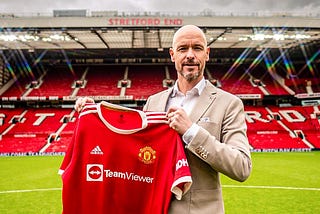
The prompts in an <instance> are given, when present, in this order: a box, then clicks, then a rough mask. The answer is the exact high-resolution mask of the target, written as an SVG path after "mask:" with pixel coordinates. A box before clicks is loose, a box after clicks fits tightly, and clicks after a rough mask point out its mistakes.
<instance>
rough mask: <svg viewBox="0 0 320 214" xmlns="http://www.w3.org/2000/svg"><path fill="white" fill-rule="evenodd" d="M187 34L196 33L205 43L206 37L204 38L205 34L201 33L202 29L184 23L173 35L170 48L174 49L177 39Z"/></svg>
mask: <svg viewBox="0 0 320 214" xmlns="http://www.w3.org/2000/svg"><path fill="white" fill-rule="evenodd" d="M188 35H190V36H191V35H198V36H201V37H202V39H203V42H204V44H205V45H207V39H206V36H205V34H204V33H203V31H202V30H201V29H200V28H199V27H197V26H195V25H184V26H182V27H181V28H179V29H178V30H177V31H176V32H175V34H174V36H173V40H172V48H174V49H175V46H176V44H177V41H178V40H179V39H180V38H181V37H185V36H188Z"/></svg>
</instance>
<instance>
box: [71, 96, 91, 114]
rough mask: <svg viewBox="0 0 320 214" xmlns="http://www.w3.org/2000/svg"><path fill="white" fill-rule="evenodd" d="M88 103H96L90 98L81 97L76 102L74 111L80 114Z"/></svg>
mask: <svg viewBox="0 0 320 214" xmlns="http://www.w3.org/2000/svg"><path fill="white" fill-rule="evenodd" d="M86 103H94V100H93V99H92V98H90V97H80V98H78V99H77V100H76V103H75V104H74V109H75V110H76V111H77V112H80V111H81V110H82V109H83V107H84V106H85V104H86Z"/></svg>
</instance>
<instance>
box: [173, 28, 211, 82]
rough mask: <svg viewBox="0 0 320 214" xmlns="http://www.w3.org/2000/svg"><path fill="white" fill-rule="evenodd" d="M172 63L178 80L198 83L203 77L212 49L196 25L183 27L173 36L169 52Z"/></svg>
mask: <svg viewBox="0 0 320 214" xmlns="http://www.w3.org/2000/svg"><path fill="white" fill-rule="evenodd" d="M169 53H170V56H171V61H172V62H174V63H175V67H176V70H177V72H178V78H184V79H185V80H187V81H188V82H193V81H195V82H197V81H198V80H201V79H202V77H203V72H204V68H205V65H206V62H207V61H208V60H209V53H210V48H209V47H207V40H206V37H205V35H204V33H203V31H202V30H201V29H200V28H199V27H197V26H195V25H185V26H183V27H181V28H180V29H179V30H178V31H177V32H176V33H175V34H174V36H173V41H172V48H170V50H169Z"/></svg>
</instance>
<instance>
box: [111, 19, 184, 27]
mask: <svg viewBox="0 0 320 214" xmlns="http://www.w3.org/2000/svg"><path fill="white" fill-rule="evenodd" d="M182 24H183V19H179V18H110V19H108V25H112V26H163V25H164V26H180V25H182Z"/></svg>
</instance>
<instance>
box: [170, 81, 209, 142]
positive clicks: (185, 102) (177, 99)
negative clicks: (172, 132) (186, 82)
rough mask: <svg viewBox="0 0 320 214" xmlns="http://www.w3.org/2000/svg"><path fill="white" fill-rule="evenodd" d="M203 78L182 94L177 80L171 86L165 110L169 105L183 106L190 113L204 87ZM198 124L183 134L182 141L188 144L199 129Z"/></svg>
mask: <svg viewBox="0 0 320 214" xmlns="http://www.w3.org/2000/svg"><path fill="white" fill-rule="evenodd" d="M205 85H206V83H205V80H204V78H202V80H201V81H200V82H198V84H197V85H196V86H195V87H193V88H192V89H191V90H190V91H187V93H186V94H185V95H184V94H183V93H182V92H181V91H180V90H179V88H178V84H177V82H176V83H175V84H174V86H173V90H172V94H171V95H170V96H169V100H168V103H167V106H166V111H167V110H168V109H169V108H170V107H180V108H183V109H184V110H185V111H186V113H187V114H188V115H190V113H191V111H192V109H193V108H194V107H195V104H196V102H197V100H198V98H199V97H200V94H201V93H202V91H203V89H204V88H205ZM199 128H200V127H199V126H198V125H197V124H195V123H193V124H192V126H191V127H190V128H189V129H188V130H187V131H186V132H185V133H184V134H183V136H182V139H183V141H184V143H186V144H188V143H190V142H191V140H192V139H193V137H194V136H195V135H196V134H197V132H198V131H199Z"/></svg>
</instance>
